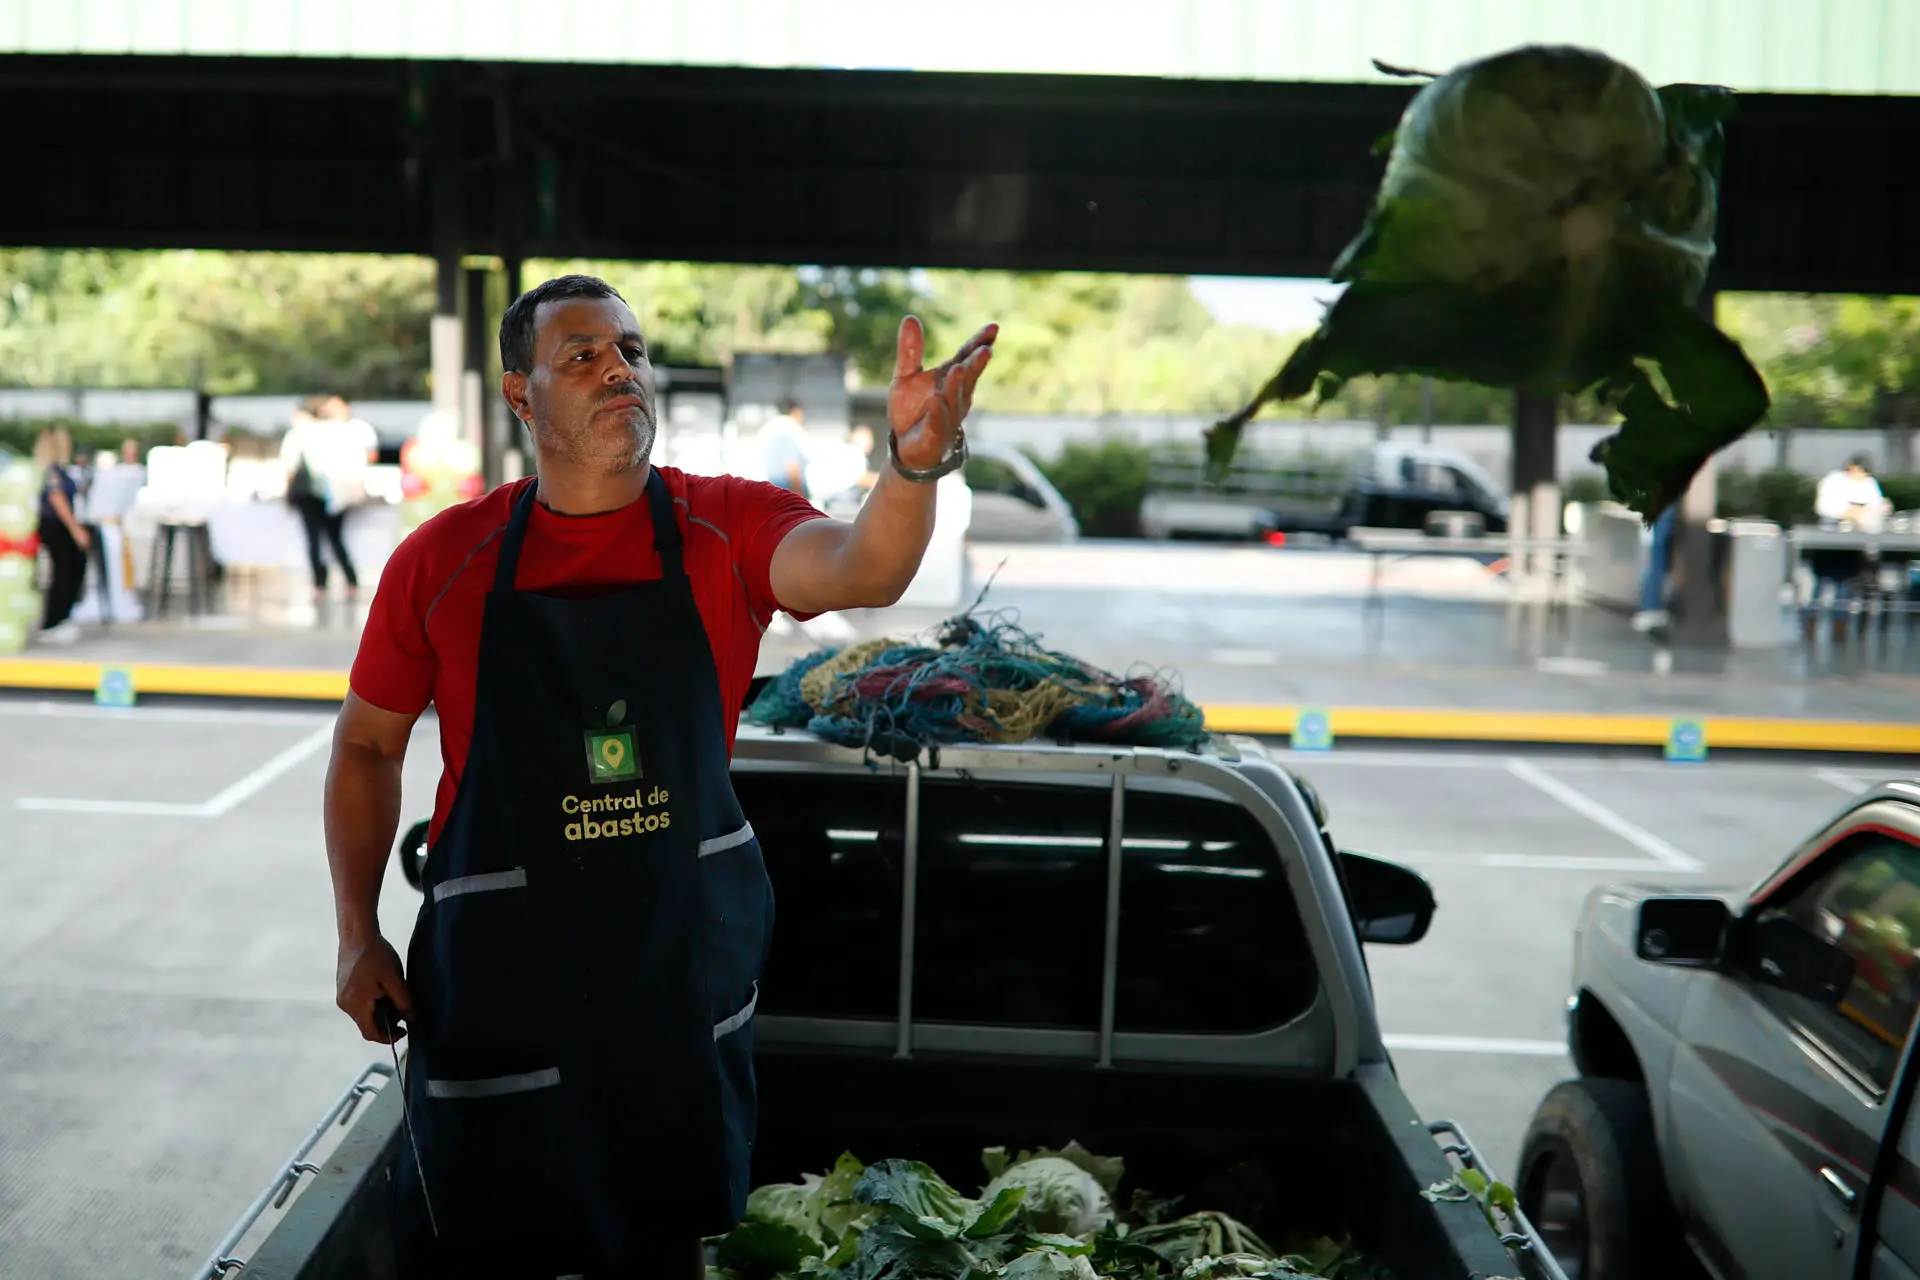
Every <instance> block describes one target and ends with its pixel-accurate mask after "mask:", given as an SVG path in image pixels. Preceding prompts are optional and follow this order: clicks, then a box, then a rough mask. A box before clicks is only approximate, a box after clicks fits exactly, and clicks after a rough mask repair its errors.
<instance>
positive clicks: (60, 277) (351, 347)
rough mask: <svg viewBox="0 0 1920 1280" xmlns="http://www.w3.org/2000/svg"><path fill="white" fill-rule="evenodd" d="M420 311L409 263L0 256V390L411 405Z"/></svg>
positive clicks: (420, 370) (423, 313)
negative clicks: (279, 396)
mask: <svg viewBox="0 0 1920 1280" xmlns="http://www.w3.org/2000/svg"><path fill="white" fill-rule="evenodd" d="M433 297H434V294H433V264H432V263H431V262H429V261H426V260H424V259H419V258H398V257H382V256H377V255H367V254H337V255H335V254H268V253H200V252H194V251H190V250H188V251H177V252H166V253H143V252H130V251H119V250H80V251H57V250H44V249H13V250H0V370H3V371H4V373H0V377H4V378H5V379H6V380H7V381H9V382H12V383H14V384H15V385H25V386H56V385H69V386H71V385H81V386H96V387H128V386H184V385H194V384H196V383H197V384H199V385H202V386H204V387H206V388H207V389H208V390H209V391H212V392H215V393H216V394H244V393H249V392H278V393H288V392H303V391H316V390H321V389H328V390H339V391H341V392H343V393H345V394H347V395H351V396H363V397H364V396H403V397H411V396H421V395H425V394H426V390H427V385H426V378H427V368H428V363H429V362H428V350H427V347H428V343H427V330H428V321H429V319H430V318H431V316H432V313H433Z"/></svg>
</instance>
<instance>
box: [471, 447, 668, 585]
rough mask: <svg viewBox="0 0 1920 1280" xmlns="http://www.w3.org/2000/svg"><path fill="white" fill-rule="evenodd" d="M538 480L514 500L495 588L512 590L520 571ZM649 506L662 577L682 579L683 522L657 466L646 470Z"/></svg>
mask: <svg viewBox="0 0 1920 1280" xmlns="http://www.w3.org/2000/svg"><path fill="white" fill-rule="evenodd" d="M539 489H540V482H539V480H537V479H535V480H530V481H528V482H527V487H526V488H525V489H524V490H523V491H522V492H521V494H520V496H519V498H517V499H516V500H515V501H514V504H513V514H512V515H510V516H508V517H507V527H506V530H505V531H504V532H503V533H502V534H501V535H500V561H499V563H498V564H497V565H495V566H494V570H493V589H494V590H495V591H512V590H513V579H514V575H515V573H516V572H518V570H519V568H520V548H521V546H523V545H524V544H525V543H526V540H527V525H528V523H529V522H531V521H532V519H533V503H534V495H535V494H536V493H538V492H539ZM647 507H648V510H649V511H651V512H652V514H653V546H654V550H655V551H657V552H659V554H660V576H661V577H663V578H667V579H675V578H683V577H685V576H686V569H685V567H684V565H683V562H682V559H681V555H680V548H681V538H680V522H679V521H678V520H675V519H674V518H673V495H672V494H671V493H669V492H668V491H667V482H666V481H665V480H662V479H661V478H660V471H659V469H658V468H656V467H651V466H650V467H648V468H647Z"/></svg>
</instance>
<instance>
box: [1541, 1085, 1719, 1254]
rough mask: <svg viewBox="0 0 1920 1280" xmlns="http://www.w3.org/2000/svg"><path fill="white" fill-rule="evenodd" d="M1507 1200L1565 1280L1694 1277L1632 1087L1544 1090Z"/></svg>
mask: <svg viewBox="0 0 1920 1280" xmlns="http://www.w3.org/2000/svg"><path fill="white" fill-rule="evenodd" d="M1515 1191H1516V1192H1517V1194H1518V1195H1519V1198H1520V1207H1521V1209H1523V1210H1525V1212H1526V1215H1527V1217H1528V1218H1530V1219H1531V1220H1532V1222H1533V1225H1534V1227H1535V1228H1536V1229H1537V1230H1538V1231H1539V1232H1540V1234H1541V1236H1542V1237H1543V1238H1544V1239H1545V1240H1546V1242H1547V1247H1548V1248H1549V1249H1551V1250H1552V1251H1553V1255H1554V1257H1555V1258H1556V1259H1557V1260H1558V1261H1559V1263H1560V1267H1561V1269H1562V1270H1563V1271H1565V1272H1566V1273H1567V1280H1636V1278H1637V1277H1645V1276H1655V1275H1658V1276H1671V1277H1675V1278H1676V1280H1692V1278H1694V1277H1699V1276H1701V1275H1702V1274H1703V1273H1702V1272H1701V1270H1700V1268H1699V1266H1698V1264H1697V1263H1696V1262H1695V1260H1694V1257H1693V1251H1692V1250H1691V1249H1690V1248H1689V1247H1688V1245H1687V1243H1686V1241H1685V1240H1684V1239H1683V1238H1682V1236H1681V1233H1680V1221H1679V1218H1678V1216H1677V1215H1675V1213H1674V1211H1673V1202H1672V1199H1671V1198H1670V1197H1669V1196H1668V1194H1667V1179H1666V1175H1665V1174H1664V1173H1663V1172H1662V1170H1661V1168H1660V1149H1659V1146H1658V1145H1657V1144H1656V1142H1655V1139H1654V1131H1653V1112H1652V1110H1651V1108H1650V1107H1649V1106H1648V1103H1647V1091H1646V1089H1645V1088H1644V1087H1643V1086H1641V1085H1639V1084H1636V1083H1633V1082H1632V1081H1628V1080H1597V1079H1583V1080H1567V1081H1563V1082H1562V1083H1560V1084H1558V1085H1556V1086H1554V1088H1553V1091H1552V1092H1550V1093H1548V1094H1547V1096H1546V1097H1545V1098H1544V1099H1542V1100H1541V1103H1540V1107H1539V1109H1538V1110H1537V1111H1535V1112H1534V1114H1533V1123H1532V1124H1530V1125H1528V1126H1527V1138H1526V1142H1525V1144H1524V1145H1523V1146H1522V1148H1521V1152H1520V1177H1519V1180H1518V1183H1517V1184H1516V1186H1515Z"/></svg>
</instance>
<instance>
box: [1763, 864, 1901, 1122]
mask: <svg viewBox="0 0 1920 1280" xmlns="http://www.w3.org/2000/svg"><path fill="white" fill-rule="evenodd" d="M1818 865H1819V866H1820V867H1821V868H1823V870H1822V871H1821V872H1820V873H1819V874H1817V875H1816V876H1815V878H1814V879H1812V880H1810V881H1808V882H1806V883H1805V884H1804V885H1802V886H1801V887H1800V888H1799V889H1798V890H1797V891H1795V892H1794V893H1793V894H1792V895H1791V897H1789V898H1787V899H1786V900H1785V901H1783V902H1780V903H1778V904H1769V905H1767V906H1766V907H1763V908H1762V909H1761V910H1760V911H1759V912H1758V913H1756V915H1755V919H1756V921H1758V920H1764V919H1767V918H1769V917H1772V916H1785V917H1787V918H1789V919H1791V920H1793V921H1794V922H1795V923H1796V924H1799V925H1800V926H1801V927H1802V928H1804V929H1806V930H1808V931H1809V932H1811V933H1812V934H1813V935H1814V936H1815V937H1817V938H1822V939H1824V940H1826V941H1827V942H1830V943H1832V944H1834V945H1835V946H1837V947H1838V948H1839V949H1840V950H1841V951H1843V952H1845V953H1846V954H1847V955H1848V956H1849V957H1850V958H1851V959H1852V960H1853V963H1854V971H1853V980H1852V982H1851V983H1849V985H1848V987H1847V991H1846V994H1845V995H1844V996H1842V997H1841V999H1840V1002H1839V1004H1838V1005H1837V1006H1830V1005H1826V1004H1822V1003H1820V1002H1818V1001H1815V1000H1812V999H1809V998H1807V997H1805V996H1800V995H1795V994H1792V993H1790V992H1786V991H1782V990H1780V989H1778V988H1775V987H1770V986H1763V985H1756V987H1755V990H1756V991H1757V992H1758V993H1759V994H1760V997H1761V999H1763V1000H1764V1001H1766V1002H1767V1004H1768V1005H1769V1006H1771V1007H1772V1008H1773V1009H1774V1010H1775V1011H1776V1012H1778V1013H1780V1014H1781V1015H1782V1016H1784V1017H1786V1018H1787V1019H1788V1020H1789V1021H1791V1022H1793V1023H1794V1024H1795V1025H1797V1026H1798V1027H1799V1028H1800V1029H1801V1030H1802V1031H1803V1032H1805V1033H1806V1034H1807V1035H1809V1036H1811V1037H1813V1038H1814V1039H1815V1040H1818V1041H1819V1042H1820V1043H1821V1044H1822V1045H1823V1046H1825V1047H1826V1049H1827V1050H1828V1051H1829V1052H1830V1053H1833V1054H1834V1055H1835V1056H1837V1057H1838V1058H1839V1059H1840V1060H1841V1061H1843V1062H1845V1063H1847V1064H1849V1065H1850V1066H1851V1067H1853V1068H1854V1070H1856V1071H1858V1072H1859V1073H1861V1074H1862V1075H1863V1076H1865V1077H1866V1078H1867V1079H1869V1080H1871V1081H1873V1083H1874V1084H1875V1085H1877V1086H1878V1087H1879V1088H1881V1089H1885V1088H1887V1087H1888V1086H1890V1085H1891V1084H1892V1082H1893V1077H1894V1073H1895V1071H1896V1070H1897V1068H1898V1066H1899V1062H1900V1051H1901V1047H1902V1046H1903V1045H1905V1044H1906V1040H1907V1033H1908V1031H1909V1030H1910V1029H1911V1028H1912V1026H1913V1019H1914V1011H1915V1009H1916V1008H1920V952H1917V951H1916V949H1915V948H1916V945H1917V944H1920V848H1915V847H1914V846H1913V845H1911V844H1909V843H1907V842H1906V841H1904V840H1901V839H1899V838H1897V837H1895V836H1892V835H1888V834H1885V833H1883V832H1878V831H1869V832H1861V833H1859V834H1857V835H1854V836H1851V837H1849V838H1847V839H1846V840H1843V841H1842V842H1841V843H1840V844H1838V845H1836V846H1835V847H1834V848H1833V849H1830V850H1828V851H1827V852H1826V853H1825V854H1823V855H1822V856H1821V858H1820V862H1819V864H1818Z"/></svg>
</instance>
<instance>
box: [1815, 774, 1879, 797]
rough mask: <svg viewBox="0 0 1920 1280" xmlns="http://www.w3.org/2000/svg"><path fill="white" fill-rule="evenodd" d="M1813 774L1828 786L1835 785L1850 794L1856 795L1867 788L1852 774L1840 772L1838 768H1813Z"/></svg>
mask: <svg viewBox="0 0 1920 1280" xmlns="http://www.w3.org/2000/svg"><path fill="white" fill-rule="evenodd" d="M1813 776H1814V777H1816V778H1818V779H1820V781H1822V782H1824V783H1826V784H1827V785H1828V786H1830V787H1837V788H1838V789H1839V790H1841V791H1844V792H1846V793H1847V794H1848V795H1850V796H1857V795H1859V794H1860V793H1861V792H1862V791H1865V790H1866V789H1867V784H1866V783H1864V782H1862V781H1860V779H1858V778H1856V777H1854V776H1853V775H1852V774H1848V773H1842V772H1840V771H1839V770H1838V769H1815V770H1814V771H1813Z"/></svg>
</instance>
